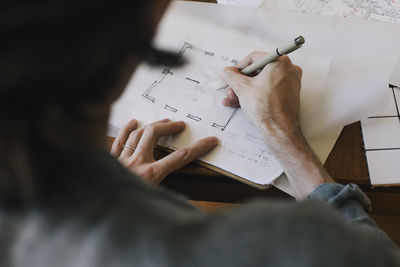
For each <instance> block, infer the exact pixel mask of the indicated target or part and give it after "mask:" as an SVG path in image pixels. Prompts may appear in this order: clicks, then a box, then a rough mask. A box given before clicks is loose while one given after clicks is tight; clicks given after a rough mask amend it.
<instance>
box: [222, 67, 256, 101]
mask: <svg viewBox="0 0 400 267" xmlns="http://www.w3.org/2000/svg"><path fill="white" fill-rule="evenodd" d="M221 78H222V80H223V81H224V82H226V83H227V84H228V85H229V86H230V87H231V88H232V89H233V91H234V92H235V94H236V95H237V96H238V97H239V96H240V94H241V92H243V90H244V89H246V87H248V85H249V83H250V77H248V76H246V75H243V74H241V73H240V70H239V69H238V68H235V67H225V68H224V72H223V73H222V77H221Z"/></svg>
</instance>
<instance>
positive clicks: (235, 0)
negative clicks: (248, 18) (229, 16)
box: [217, 0, 263, 7]
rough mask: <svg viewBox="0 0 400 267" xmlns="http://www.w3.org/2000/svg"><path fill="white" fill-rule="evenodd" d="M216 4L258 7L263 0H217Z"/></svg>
mask: <svg viewBox="0 0 400 267" xmlns="http://www.w3.org/2000/svg"><path fill="white" fill-rule="evenodd" d="M217 2H218V4H222V5H235V6H252V7H259V6H260V5H261V4H262V2H263V0H217Z"/></svg>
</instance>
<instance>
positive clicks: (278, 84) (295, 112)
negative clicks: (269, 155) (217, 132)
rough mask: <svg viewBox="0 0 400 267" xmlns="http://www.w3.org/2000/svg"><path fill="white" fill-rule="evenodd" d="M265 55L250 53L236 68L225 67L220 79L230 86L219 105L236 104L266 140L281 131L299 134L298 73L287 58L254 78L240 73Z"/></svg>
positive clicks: (299, 71) (266, 68) (297, 69)
mask: <svg viewBox="0 0 400 267" xmlns="http://www.w3.org/2000/svg"><path fill="white" fill-rule="evenodd" d="M266 54H267V53H263V52H253V53H251V54H250V55H248V56H247V57H246V58H245V59H244V60H243V61H242V62H240V63H239V64H238V65H237V66H236V67H227V68H225V70H224V74H223V77H222V78H223V80H224V81H225V82H226V83H227V84H229V85H230V86H231V88H229V92H228V93H227V97H226V98H225V99H224V100H223V104H224V105H225V106H237V105H240V106H241V107H242V109H243V111H244V112H245V113H246V115H247V116H248V117H249V119H250V120H251V121H252V122H253V123H254V125H256V127H258V128H259V130H260V131H261V132H262V133H263V134H264V135H266V136H265V137H267V138H268V137H270V136H271V135H275V134H280V133H282V132H286V133H287V132H293V131H299V123H298V116H299V102H300V87H301V76H302V70H301V68H300V67H298V66H296V65H293V64H292V62H291V61H290V59H289V57H287V56H283V57H280V58H279V59H278V60H277V61H276V62H273V63H271V64H269V65H267V66H266V67H265V68H264V69H263V70H262V71H261V72H260V73H258V74H257V75H256V76H254V77H248V76H245V75H243V74H241V73H240V69H243V68H245V67H247V66H249V65H251V64H252V63H254V62H256V61H258V60H259V59H260V58H262V57H264V56H265V55H266ZM266 141H267V143H270V142H269V140H266Z"/></svg>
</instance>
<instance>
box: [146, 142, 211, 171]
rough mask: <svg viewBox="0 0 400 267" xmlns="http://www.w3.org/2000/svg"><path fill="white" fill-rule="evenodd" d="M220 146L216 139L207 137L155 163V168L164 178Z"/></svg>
mask: <svg viewBox="0 0 400 267" xmlns="http://www.w3.org/2000/svg"><path fill="white" fill-rule="evenodd" d="M217 144H218V139H217V138H216V137H207V138H204V139H201V140H199V141H197V142H196V143H194V144H192V145H190V146H187V147H184V148H181V149H178V150H176V151H175V152H173V153H171V154H169V155H168V156H166V157H164V158H162V159H160V160H159V161H157V162H155V163H154V167H155V168H157V169H158V170H159V171H160V172H161V173H163V175H164V176H167V175H168V174H169V173H171V172H173V171H175V170H177V169H179V168H181V167H183V166H185V165H187V164H189V163H190V162H192V161H193V160H195V159H196V158H198V157H200V156H201V155H203V154H205V153H207V152H208V151H210V150H211V149H213V148H214V147H215V146H216V145H217Z"/></svg>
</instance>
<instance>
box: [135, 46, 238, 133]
mask: <svg viewBox="0 0 400 267" xmlns="http://www.w3.org/2000/svg"><path fill="white" fill-rule="evenodd" d="M178 54H179V55H180V56H182V57H185V58H186V59H187V60H188V61H191V62H203V63H204V64H202V65H195V66H190V67H189V68H187V67H186V68H179V67H177V68H170V67H164V68H162V69H161V70H160V72H159V76H158V77H157V78H156V79H155V80H154V81H152V82H151V83H150V84H149V86H148V87H147V88H146V90H144V92H143V93H142V97H143V98H144V99H145V100H146V101H149V102H151V103H154V104H157V105H162V106H163V107H164V109H166V110H168V111H171V112H174V113H177V112H181V113H185V115H184V116H185V117H187V118H189V119H191V120H194V121H196V122H199V121H202V120H203V117H205V116H208V117H209V119H212V121H211V122H210V126H211V127H214V128H216V129H219V130H221V131H224V130H225V129H226V127H227V126H228V124H229V122H230V121H231V120H232V119H233V118H234V116H235V114H236V112H237V110H238V108H227V107H223V106H222V105H221V104H220V103H221V100H222V98H223V97H225V94H226V92H225V91H224V90H219V89H220V88H221V84H223V83H222V81H221V79H220V76H219V72H220V71H221V70H222V69H223V67H225V66H227V65H236V64H237V63H238V61H237V60H236V59H232V58H230V57H227V56H224V55H217V54H215V53H214V52H211V51H207V50H203V49H201V48H198V47H196V46H195V45H193V44H190V43H188V42H185V43H184V44H183V46H182V48H181V49H180V50H179V52H178ZM183 85H184V86H183ZM182 103H184V105H183V104H182ZM210 107H211V109H214V110H210ZM210 111H213V112H210ZM213 114H215V115H216V114H218V116H213ZM210 117H211V118H210ZM212 117H215V119H214V118H212Z"/></svg>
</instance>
